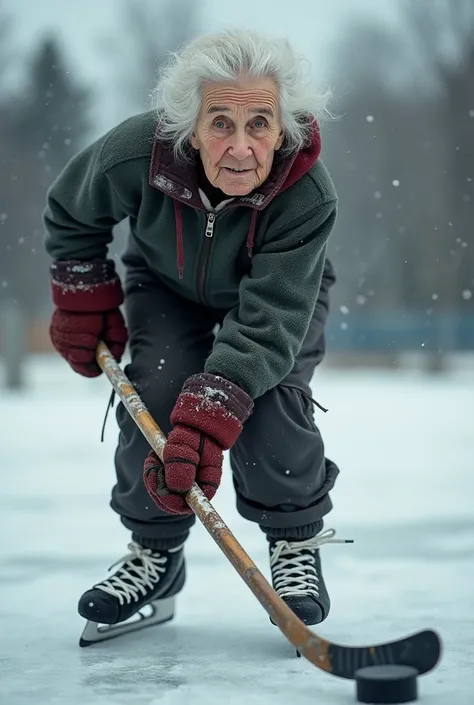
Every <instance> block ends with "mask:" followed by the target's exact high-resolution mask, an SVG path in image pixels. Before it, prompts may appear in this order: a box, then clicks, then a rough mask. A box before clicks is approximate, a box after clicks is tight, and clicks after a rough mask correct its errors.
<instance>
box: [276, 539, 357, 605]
mask: <svg viewBox="0 0 474 705" xmlns="http://www.w3.org/2000/svg"><path fill="white" fill-rule="evenodd" d="M335 534H336V532H335V530H334V529H327V530H326V531H323V533H321V534H318V536H314V537H313V538H311V539H307V540H306V541H277V542H276V543H275V547H274V548H273V550H272V552H271V556H270V567H271V570H272V576H273V582H274V586H275V590H276V591H277V593H278V594H279V595H280V597H300V596H302V595H311V596H312V597H316V598H317V597H319V588H318V585H319V575H318V571H317V570H316V566H315V562H316V559H315V557H314V555H312V552H314V551H316V549H318V548H319V547H320V546H323V545H324V544H325V543H352V541H348V540H347V539H335V538H334V536H335ZM308 551H309V552H308Z"/></svg>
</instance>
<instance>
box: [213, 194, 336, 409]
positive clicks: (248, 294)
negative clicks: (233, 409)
mask: <svg viewBox="0 0 474 705" xmlns="http://www.w3.org/2000/svg"><path fill="white" fill-rule="evenodd" d="M336 212H337V200H331V201H327V202H323V203H321V204H320V205H318V206H317V207H315V208H314V209H313V210H312V211H311V212H309V213H307V214H305V216H302V217H301V218H300V219H299V220H298V221H296V222H293V223H291V224H290V225H288V226H287V227H285V229H284V231H280V232H276V233H272V235H271V237H269V238H267V241H266V242H265V244H264V245H263V246H262V247H261V248H260V250H259V251H258V252H256V253H255V255H254V257H253V259H252V268H251V271H250V273H249V274H248V275H246V276H245V277H243V279H242V281H241V284H240V291H239V304H238V305H237V306H236V307H234V308H233V309H231V310H230V311H229V312H228V313H227V315H226V316H225V318H224V321H223V324H222V328H221V329H220V331H219V332H218V334H217V337H216V340H215V344H214V348H213V351H212V352H211V354H210V356H209V357H208V359H207V361H206V364H205V372H211V373H214V374H219V375H221V376H222V377H225V378H227V379H229V380H231V381H232V382H234V383H236V384H238V385H239V386H240V387H242V389H244V390H245V391H246V392H247V393H248V394H249V395H250V396H251V397H252V398H254V399H255V398H257V397H259V396H261V395H262V394H264V393H265V392H266V391H268V390H269V389H271V388H272V387H274V386H275V385H277V384H278V383H279V382H281V380H283V379H284V378H285V377H286V375H287V374H288V373H289V372H290V371H291V369H292V368H293V365H294V362H295V358H296V355H297V354H298V351H299V349H300V347H301V345H302V343H303V340H304V337H305V335H306V333H307V331H308V328H309V324H310V321H311V317H312V316H313V313H314V312H315V308H316V306H317V302H318V296H319V293H320V290H321V287H322V282H324V283H323V288H322V294H323V296H322V299H323V298H324V299H325V300H324V301H323V300H321V302H320V304H321V310H320V312H319V313H318V315H319V317H320V320H321V324H322V327H324V323H325V319H326V315H327V298H328V297H327V296H325V295H324V294H325V292H326V291H327V289H328V288H329V283H330V281H331V279H332V276H331V269H332V268H327V270H326V274H327V276H326V281H324V280H323V272H324V267H325V259H326V249H327V242H328V239H329V236H330V234H331V231H332V229H333V226H334V223H335V219H336Z"/></svg>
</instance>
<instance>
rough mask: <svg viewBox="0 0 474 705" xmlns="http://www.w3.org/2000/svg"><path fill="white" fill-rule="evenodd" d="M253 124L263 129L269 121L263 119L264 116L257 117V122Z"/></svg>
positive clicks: (258, 128)
mask: <svg viewBox="0 0 474 705" xmlns="http://www.w3.org/2000/svg"><path fill="white" fill-rule="evenodd" d="M253 126H254V127H255V128H256V129H257V130H261V129H263V128H264V127H266V126H267V123H266V120H263V119H262V118H257V119H256V120H255V122H254V123H253Z"/></svg>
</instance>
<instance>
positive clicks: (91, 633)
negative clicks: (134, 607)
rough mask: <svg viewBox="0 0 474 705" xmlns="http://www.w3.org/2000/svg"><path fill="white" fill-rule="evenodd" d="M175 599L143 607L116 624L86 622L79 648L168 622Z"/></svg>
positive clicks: (172, 614) (172, 613)
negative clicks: (124, 620)
mask: <svg viewBox="0 0 474 705" xmlns="http://www.w3.org/2000/svg"><path fill="white" fill-rule="evenodd" d="M174 611H175V598H174V597H168V598H165V599H162V600H155V601H154V602H150V603H149V604H148V605H144V606H143V607H142V608H141V609H140V610H139V611H138V612H137V613H136V614H134V615H133V617H130V619H128V620H127V621H126V622H119V623H118V624H99V623H97V622H91V621H87V622H86V626H85V627H84V631H83V632H82V634H81V638H80V639H79V646H90V645H91V644H97V643H98V642H100V641H106V640H107V639H113V638H115V637H117V636H122V635H123V634H130V633H131V632H137V631H139V630H140V629H145V628H146V627H153V626H154V625H156V624H163V623H164V622H169V621H170V620H171V619H173V617H174Z"/></svg>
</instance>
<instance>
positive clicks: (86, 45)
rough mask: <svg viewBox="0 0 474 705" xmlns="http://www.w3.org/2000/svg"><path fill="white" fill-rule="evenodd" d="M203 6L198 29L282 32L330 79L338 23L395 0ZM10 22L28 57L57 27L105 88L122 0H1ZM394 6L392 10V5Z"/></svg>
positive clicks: (106, 120)
mask: <svg viewBox="0 0 474 705" xmlns="http://www.w3.org/2000/svg"><path fill="white" fill-rule="evenodd" d="M136 1H137V2H140V1H141V0H136ZM196 2H199V3H200V5H201V7H202V18H203V20H202V31H212V30H214V29H217V28H220V27H224V26H228V25H237V26H245V27H249V28H253V29H257V30H264V31H266V32H268V33H270V34H284V35H285V36H287V37H288V38H289V39H290V41H291V42H292V43H293V45H294V46H295V47H296V48H297V49H298V50H299V51H301V52H303V53H305V54H307V56H308V58H309V59H310V61H311V62H312V64H313V66H314V68H315V70H316V71H317V72H318V74H319V75H320V76H321V79H322V80H323V81H326V80H327V79H328V75H327V74H328V57H329V54H330V47H331V44H332V42H333V40H334V38H335V36H336V34H337V33H338V30H339V28H340V27H341V26H342V24H346V23H348V22H350V21H351V19H352V18H353V17H354V16H355V15H359V16H365V15H368V16H372V17H374V16H380V17H381V19H383V20H387V21H391V19H392V18H393V16H394V12H393V8H394V5H395V3H393V2H391V3H388V2H383V3H382V2H381V1H380V0H324V2H323V1H322V0H233V2H226V1H225V0H224V1H223V0H196ZM4 4H5V6H6V7H7V9H8V10H9V11H10V13H11V16H12V19H13V21H14V27H13V29H14V32H15V46H16V48H17V51H18V52H19V53H20V55H21V56H23V57H26V56H27V54H28V53H29V51H31V49H32V48H33V47H34V45H35V40H38V39H39V38H40V36H41V35H42V34H44V32H45V31H48V30H51V29H54V30H58V31H59V33H60V34H61V36H62V38H63V42H64V46H65V48H66V49H67V51H68V54H69V60H70V66H71V69H72V70H73V71H74V72H76V73H77V75H78V76H79V77H81V78H84V79H86V80H87V81H88V82H89V81H92V82H93V83H94V84H95V86H96V88H97V89H98V90H99V91H100V90H106V89H107V85H108V81H109V79H110V72H111V71H113V66H112V65H111V62H110V61H108V60H107V55H106V53H104V51H102V52H101V51H100V49H99V46H100V43H101V41H102V40H103V38H104V37H110V36H113V35H114V34H115V35H117V36H119V34H120V32H123V24H122V25H121V24H120V19H121V15H120V11H121V8H122V3H121V0H79V2H77V0H41V1H40V2H37V1H36V0H4ZM390 8H392V9H390ZM105 103H106V107H105V109H104V111H103V114H102V115H101V119H102V120H103V124H104V126H106V127H108V126H109V124H110V121H113V120H114V119H115V115H114V110H113V105H112V104H111V101H110V99H107V100H106V101H105Z"/></svg>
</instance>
